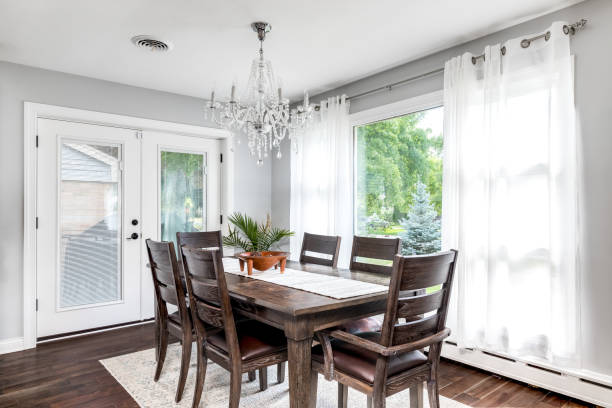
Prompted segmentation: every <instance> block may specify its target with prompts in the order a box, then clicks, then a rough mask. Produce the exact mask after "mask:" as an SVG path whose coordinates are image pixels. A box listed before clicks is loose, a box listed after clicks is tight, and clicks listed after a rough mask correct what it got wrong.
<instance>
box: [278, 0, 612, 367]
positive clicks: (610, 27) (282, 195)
mask: <svg viewBox="0 0 612 408" xmlns="http://www.w3.org/2000/svg"><path fill="white" fill-rule="evenodd" d="M441 12H443V11H441ZM581 18H586V19H588V20H589V22H588V25H587V28H586V29H585V30H584V31H582V32H580V33H578V34H577V35H576V36H575V37H574V38H573V39H572V50H573V53H574V54H575V56H576V77H575V78H576V79H575V84H576V106H577V110H578V115H579V121H580V125H581V129H582V138H583V146H582V153H583V157H584V181H585V188H584V189H585V194H584V205H585V217H584V219H583V224H584V230H585V234H586V241H585V242H584V261H585V264H586V270H585V271H584V274H583V279H582V283H581V284H582V299H583V303H582V311H581V313H582V333H583V344H582V349H583V356H584V366H585V368H587V369H591V370H593V371H596V372H600V373H606V374H608V375H612V348H611V344H612V343H611V341H610V339H611V338H612V317H611V316H610V313H611V311H612V295H611V292H612V272H611V270H612V240H611V239H610V234H611V232H612V212H611V211H610V209H611V208H612V182H610V175H612V160H610V155H611V154H612V80H611V79H610V76H611V75H612V48H611V46H610V42H611V40H612V1H610V0H588V1H586V2H583V3H579V4H577V5H575V6H572V7H569V8H566V9H563V10H560V11H558V12H555V13H552V14H549V15H546V16H543V17H540V18H537V19H534V20H531V21H528V22H526V23H523V24H520V25H517V26H514V27H511V28H508V29H505V30H502V31H500V32H497V33H495V34H492V35H489V36H486V37H483V38H480V39H478V40H475V41H471V42H469V43H466V44H463V45H460V46H457V47H453V48H450V49H448V50H445V51H442V52H439V53H436V54H433V55H431V56H428V57H426V58H423V59H420V60H418V61H414V62H411V63H408V64H405V65H402V66H399V67H397V68H394V69H390V70H388V71H385V72H382V73H380V74H377V75H373V76H371V77H368V78H365V79H363V80H360V81H357V82H354V83H352V84H349V85H346V86H344V87H342V88H338V89H335V90H333V91H330V92H327V93H326V94H324V95H318V96H316V97H313V98H311V100H312V101H317V102H318V101H319V100H321V99H323V98H325V97H327V96H331V95H338V94H342V93H345V94H347V95H348V96H350V95H355V94H358V93H360V92H363V91H366V90H369V89H373V88H377V87H380V86H383V85H385V84H388V83H392V82H395V81H398V80H401V79H405V78H409V77H412V76H415V75H419V74H422V73H425V72H429V71H432V70H434V69H437V68H440V67H443V66H444V62H445V61H446V60H448V59H450V58H451V57H454V56H457V55H460V54H462V53H464V52H468V51H469V52H473V53H476V54H480V53H481V52H482V50H483V48H484V46H485V45H487V44H495V43H498V42H503V41H504V40H507V39H510V38H514V37H518V36H522V35H525V34H529V33H533V32H539V31H542V30H543V29H545V28H546V27H548V26H549V25H550V24H551V23H552V22H553V21H557V20H565V21H567V22H570V23H573V22H575V21H578V20H580V19H581ZM459 34H460V33H459ZM406 35H418V33H413V32H411V31H410V27H409V26H406ZM443 85H444V84H443V76H442V75H438V76H436V77H430V78H427V79H423V80H420V81H416V82H413V83H411V84H409V85H407V86H404V87H399V88H395V89H394V90H393V91H391V92H388V91H384V92H381V93H377V94H374V95H371V96H369V97H365V98H361V99H357V100H353V101H351V112H352V113H355V112H359V111H363V110H366V109H369V108H373V107H376V106H380V105H384V104H388V103H392V102H396V101H399V100H403V99H407V98H410V97H414V96H418V95H423V94H426V93H429V92H433V91H437V90H440V89H442V88H443ZM284 157H288V155H285V156H284ZM289 173H290V166H289V161H288V160H284V159H283V160H282V161H276V160H275V161H274V162H273V164H272V210H273V211H272V213H273V215H274V218H273V221H274V222H275V224H277V225H280V226H288V225H289V197H290V196H289ZM519 299H520V294H517V301H519Z"/></svg>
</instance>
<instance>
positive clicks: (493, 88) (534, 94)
mask: <svg viewBox="0 0 612 408" xmlns="http://www.w3.org/2000/svg"><path fill="white" fill-rule="evenodd" d="M562 27H563V23H555V24H553V26H552V27H551V28H550V29H549V31H550V33H551V36H550V39H549V40H544V39H539V40H535V41H533V42H532V43H531V45H530V46H529V47H528V48H522V47H521V45H520V42H521V40H522V39H523V38H525V37H521V38H518V39H514V40H511V41H508V42H507V43H505V55H503V56H502V54H501V46H500V45H499V44H497V45H494V46H490V47H487V48H486V49H485V58H484V61H483V60H482V59H481V60H479V61H478V62H477V64H476V65H474V64H473V63H472V55H471V54H465V55H462V56H460V57H456V58H454V59H452V60H450V61H448V62H447V63H446V67H445V74H444V82H445V84H444V111H445V121H444V122H445V123H444V182H443V210H442V214H443V220H442V224H443V227H442V228H443V247H445V248H450V247H456V248H458V249H459V251H460V252H459V253H460V258H459V264H458V270H457V281H456V286H455V292H454V294H453V297H454V299H453V308H454V311H453V313H452V315H451V316H449V323H450V324H451V325H452V326H453V329H454V334H453V337H454V338H455V340H456V341H457V342H458V344H459V345H460V346H462V347H477V348H481V349H488V350H494V351H500V352H503V353H508V354H512V355H514V356H518V357H525V358H528V359H531V358H535V359H541V360H544V361H547V362H551V363H553V364H556V365H560V366H573V367H576V366H578V365H579V364H580V358H579V345H578V342H579V329H580V326H579V302H578V293H579V291H578V289H579V288H578V274H579V266H578V265H579V262H578V261H579V256H578V252H579V251H578V242H579V240H578V234H579V229H578V194H577V193H578V191H579V189H578V186H577V182H578V177H577V170H578V165H577V156H578V153H577V142H576V133H575V124H574V119H575V112H574V99H573V67H572V58H571V55H570V47H569V36H567V35H565V34H564V33H563V28H562ZM526 37H529V36H526Z"/></svg>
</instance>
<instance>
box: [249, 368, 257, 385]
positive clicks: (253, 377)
mask: <svg viewBox="0 0 612 408" xmlns="http://www.w3.org/2000/svg"><path fill="white" fill-rule="evenodd" d="M256 379H257V374H256V373H255V370H253V371H249V382H253V381H255V380H256Z"/></svg>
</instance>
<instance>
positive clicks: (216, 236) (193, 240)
mask: <svg viewBox="0 0 612 408" xmlns="http://www.w3.org/2000/svg"><path fill="white" fill-rule="evenodd" d="M176 243H177V245H178V258H179V267H180V270H181V276H183V279H184V276H185V273H184V271H183V262H182V252H181V251H182V248H183V247H189V248H218V249H219V253H220V254H221V257H223V235H222V234H221V231H201V232H199V231H198V232H177V233H176ZM186 291H187V288H186V287H185V292H186ZM241 320H244V319H243V318H242V316H241ZM265 374H267V372H266V373H265ZM256 379H257V377H256V374H255V371H252V372H249V381H255V380H256ZM276 380H277V381H278V382H279V383H282V382H284V381H285V365H284V364H279V366H278V368H277V370H276ZM259 382H260V384H263V388H264V389H265V388H267V387H268V379H267V378H263V379H262V378H260V379H259Z"/></svg>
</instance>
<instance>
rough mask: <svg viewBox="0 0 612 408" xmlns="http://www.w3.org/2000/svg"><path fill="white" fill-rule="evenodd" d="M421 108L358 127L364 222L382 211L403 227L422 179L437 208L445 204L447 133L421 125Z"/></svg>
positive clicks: (359, 204) (359, 205)
mask: <svg viewBox="0 0 612 408" xmlns="http://www.w3.org/2000/svg"><path fill="white" fill-rule="evenodd" d="M424 116H425V113H424V112H417V113H413V114H409V115H405V116H400V117H396V118H392V119H388V120H383V121H380V122H375V123H370V124H367V125H363V126H359V127H357V157H356V160H357V168H358V169H359V171H358V173H357V175H356V177H357V189H356V198H357V214H358V215H359V217H360V218H359V223H360V225H365V224H366V223H367V219H368V217H371V216H373V215H374V214H378V215H380V216H381V217H382V218H383V219H385V220H386V221H389V222H391V223H392V224H395V225H397V224H398V223H399V221H400V220H401V219H403V218H404V217H405V216H406V214H407V212H408V209H409V208H410V206H411V205H412V202H413V194H414V192H415V191H416V183H417V181H418V180H422V181H423V182H424V183H425V184H426V186H427V189H428V190H429V192H430V193H431V199H432V203H433V206H434V208H435V210H436V212H437V214H438V216H439V215H440V212H441V206H442V135H432V132H431V129H426V128H423V127H422V126H421V125H420V122H421V121H422V119H423V117H424Z"/></svg>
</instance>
